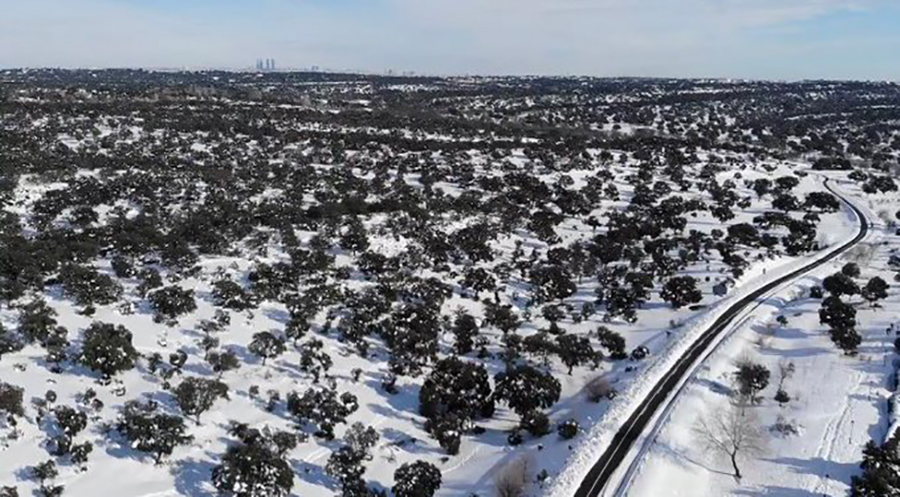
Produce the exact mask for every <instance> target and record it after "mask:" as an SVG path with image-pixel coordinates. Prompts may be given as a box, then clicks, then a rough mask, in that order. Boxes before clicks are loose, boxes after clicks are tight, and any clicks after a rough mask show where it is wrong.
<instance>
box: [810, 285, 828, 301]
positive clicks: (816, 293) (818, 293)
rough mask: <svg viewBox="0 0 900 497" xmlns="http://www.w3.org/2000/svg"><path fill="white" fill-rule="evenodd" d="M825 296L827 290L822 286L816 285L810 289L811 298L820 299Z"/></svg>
mask: <svg viewBox="0 0 900 497" xmlns="http://www.w3.org/2000/svg"><path fill="white" fill-rule="evenodd" d="M824 296H825V291H824V290H822V287H820V286H814V287H812V288H810V289H809V298H811V299H820V298H822V297H824Z"/></svg>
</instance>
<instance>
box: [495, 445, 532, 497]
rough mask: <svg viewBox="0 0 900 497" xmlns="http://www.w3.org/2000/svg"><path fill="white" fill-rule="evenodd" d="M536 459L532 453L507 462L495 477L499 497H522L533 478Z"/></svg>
mask: <svg viewBox="0 0 900 497" xmlns="http://www.w3.org/2000/svg"><path fill="white" fill-rule="evenodd" d="M533 472H534V461H533V459H532V456H531V454H524V455H522V456H521V457H519V458H518V459H515V460H514V461H512V462H511V463H509V464H507V465H506V466H505V467H504V468H503V469H501V470H500V472H499V473H497V476H496V477H495V478H494V488H496V490H497V497H521V496H522V495H525V490H526V488H527V487H528V484H529V483H530V482H531V480H532V477H533V476H532V473H533Z"/></svg>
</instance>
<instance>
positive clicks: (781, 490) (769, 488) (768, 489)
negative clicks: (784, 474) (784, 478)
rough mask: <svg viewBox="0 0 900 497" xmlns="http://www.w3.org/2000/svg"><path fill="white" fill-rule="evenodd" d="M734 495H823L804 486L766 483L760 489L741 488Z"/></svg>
mask: <svg viewBox="0 0 900 497" xmlns="http://www.w3.org/2000/svg"><path fill="white" fill-rule="evenodd" d="M734 495H745V496H748V497H749V496H757V495H778V496H779V497H822V494H820V493H815V492H810V491H809V490H804V489H802V488H787V487H778V486H774V485H766V486H764V487H762V488H759V489H746V488H740V489H737V490H735V491H734Z"/></svg>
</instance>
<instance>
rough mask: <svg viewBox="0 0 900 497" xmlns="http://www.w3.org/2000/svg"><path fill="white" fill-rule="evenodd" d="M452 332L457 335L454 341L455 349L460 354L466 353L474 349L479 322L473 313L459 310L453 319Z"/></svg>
mask: <svg viewBox="0 0 900 497" xmlns="http://www.w3.org/2000/svg"><path fill="white" fill-rule="evenodd" d="M451 332H452V333H453V336H455V337H456V341H455V342H454V343H453V349H454V351H455V352H456V353H457V354H458V355H466V354H468V353H469V352H471V351H472V349H473V347H474V345H475V338H476V337H477V336H478V322H477V321H476V320H475V317H474V316H472V315H471V314H469V313H467V312H459V313H457V314H456V318H455V319H454V320H453V328H452V329H451Z"/></svg>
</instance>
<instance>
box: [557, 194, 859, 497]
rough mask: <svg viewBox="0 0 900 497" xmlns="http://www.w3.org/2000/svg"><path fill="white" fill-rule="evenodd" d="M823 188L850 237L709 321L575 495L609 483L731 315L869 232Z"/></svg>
mask: <svg viewBox="0 0 900 497" xmlns="http://www.w3.org/2000/svg"><path fill="white" fill-rule="evenodd" d="M824 185H825V188H827V189H828V190H829V191H830V192H831V193H833V194H834V195H835V196H837V197H838V198H839V199H840V200H841V201H842V202H843V203H844V204H846V205H847V206H849V207H850V209H852V210H853V212H854V214H856V217H857V219H858V220H859V233H858V234H857V235H856V237H854V238H853V240H850V241H849V242H847V243H845V244H844V245H841V246H840V247H838V248H836V249H834V250H832V251H831V252H829V253H828V254H826V255H825V256H824V257H822V258H821V259H818V260H816V261H814V262H812V263H810V264H808V265H806V266H803V267H801V268H799V269H797V270H795V271H793V272H791V273H789V274H787V275H785V276H782V277H781V278H778V279H776V280H774V281H772V282H769V283H767V284H766V285H764V286H762V287H760V288H758V289H757V290H755V291H753V292H751V293H750V294H748V295H747V296H745V297H743V298H742V299H740V300H739V301H737V302H735V303H734V304H732V305H731V307H729V308H728V309H727V310H726V311H725V312H724V313H723V314H722V315H721V316H720V317H719V318H718V319H717V320H716V321H715V322H714V323H713V324H712V325H710V327H709V329H707V330H706V331H705V332H704V333H703V335H701V336H700V338H698V339H697V341H696V342H694V343H693V344H692V345H691V346H690V348H688V350H687V351H685V353H684V355H682V356H681V358H679V359H678V362H676V363H675V365H674V366H673V367H672V369H671V370H669V372H668V373H667V374H666V375H665V376H664V377H663V378H662V379H661V380H660V381H659V382H658V383H657V384H656V385H655V386H654V387H653V389H652V390H651V391H650V394H649V395H648V396H647V397H646V398H644V400H643V401H642V402H641V404H640V405H639V406H638V407H637V408H636V409H635V410H634V413H632V415H631V416H630V417H629V418H628V420H627V421H626V422H625V423H624V424H623V425H622V427H621V428H620V429H619V431H618V432H617V433H616V434H615V436H614V437H613V439H612V442H611V443H610V446H609V447H608V448H607V449H606V452H604V453H603V455H602V456H600V459H599V460H598V461H597V462H596V463H595V464H594V466H593V467H591V470H590V471H589V472H588V474H587V476H585V478H584V480H582V482H581V485H580V486H579V487H578V491H577V492H575V497H597V496H599V495H600V493H601V492H602V491H603V490H604V489H605V488H606V486H607V485H608V484H609V479H610V477H611V476H612V475H613V473H614V472H615V471H616V469H617V468H618V467H619V465H620V464H621V463H622V461H623V460H624V459H625V458H626V457H627V456H628V453H629V452H630V451H631V448H632V446H633V445H634V443H635V441H636V440H637V439H638V437H639V436H640V435H641V433H643V431H644V430H645V429H647V427H648V424H649V423H650V421H651V420H652V419H653V416H654V415H655V414H656V413H657V411H659V409H660V408H661V407H662V406H663V405H664V404H665V401H666V399H667V397H668V395H669V393H670V392H671V391H673V390H674V389H675V387H676V386H677V385H678V383H679V382H680V381H681V380H682V379H683V378H684V377H685V375H687V374H688V373H689V372H690V371H691V370H692V366H693V365H694V364H695V363H696V362H697V360H698V359H699V358H700V357H701V356H702V355H703V354H704V352H706V351H707V349H708V348H709V346H710V344H712V343H713V342H714V341H715V339H716V338H717V337H718V336H719V335H721V334H722V333H723V332H724V331H725V330H726V329H728V326H729V325H730V324H731V322H732V321H733V320H734V318H735V317H736V316H737V315H738V314H739V313H740V312H741V311H743V310H744V309H746V308H747V307H748V306H750V305H751V304H752V303H753V302H754V301H756V299H758V298H760V297H762V296H763V295H765V294H767V293H768V292H769V291H771V290H772V289H774V288H775V287H777V286H779V285H781V284H783V283H785V282H787V281H789V280H792V279H795V278H797V277H799V276H802V275H804V274H806V273H808V272H809V271H811V270H813V269H815V268H817V267H819V266H821V265H823V264H825V263H827V262H829V261H831V260H832V259H834V258H836V257H838V256H839V255H841V254H843V253H844V252H846V251H847V250H849V249H850V248H852V247H853V246H854V245H856V244H857V243H859V242H860V241H861V240H862V239H863V238H865V236H866V234H867V233H868V232H869V223H868V221H867V220H866V216H865V215H864V214H863V213H862V211H860V210H859V209H858V208H857V207H856V206H855V205H853V204H852V203H850V202H849V201H848V200H847V199H846V198H844V197H843V196H841V195H840V194H838V193H837V192H835V191H834V190H833V189H832V188H831V187H830V186H828V180H827V179H826V180H825V182H824Z"/></svg>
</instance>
